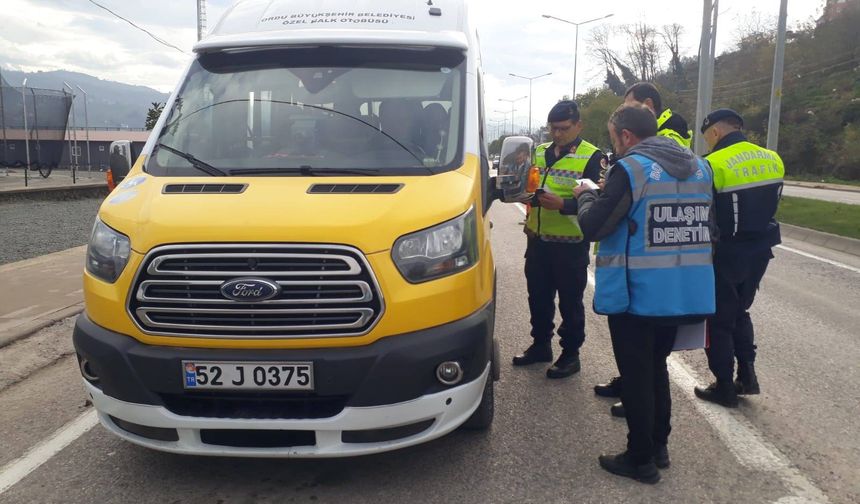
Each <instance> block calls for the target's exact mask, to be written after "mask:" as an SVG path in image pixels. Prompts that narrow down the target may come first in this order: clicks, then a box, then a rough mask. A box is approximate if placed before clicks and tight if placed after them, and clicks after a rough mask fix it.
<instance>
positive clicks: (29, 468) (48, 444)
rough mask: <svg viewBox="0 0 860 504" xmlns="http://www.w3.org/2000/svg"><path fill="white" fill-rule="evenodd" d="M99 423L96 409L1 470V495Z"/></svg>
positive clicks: (62, 428)
mask: <svg viewBox="0 0 860 504" xmlns="http://www.w3.org/2000/svg"><path fill="white" fill-rule="evenodd" d="M97 423H98V415H97V414H96V411H95V410H94V409H91V410H89V411H87V412H86V413H84V414H82V415H81V416H79V417H78V418H76V419H74V420H72V421H71V422H69V423H67V424H66V425H64V426H62V427H60V428H59V429H58V430H57V431H55V432H54V433H53V434H51V436H50V437H49V438H47V439H45V440H44V441H42V442H40V443H39V444H37V445H36V446H34V447H32V448H30V449H29V450H28V451H27V453H25V454H24V455H23V456H21V457H20V458H18V459H15V460H13V461H11V462H9V463H8V464H6V465H5V466H3V467H2V468H0V495H2V494H3V493H4V492H5V491H6V490H9V489H10V488H12V486H14V485H15V484H16V483H18V482H19V481H21V480H22V479H24V478H25V477H26V476H27V475H28V474H30V473H31V472H33V471H35V470H36V469H37V468H38V467H39V466H41V465H42V464H44V463H45V462H47V461H48V460H50V459H51V457H53V456H54V455H56V454H57V453H59V452H60V451H62V450H63V448H65V447H67V446H69V445H70V444H71V443H72V442H73V441H74V440H76V439H78V438H79V437H81V436H82V435H84V434H85V433H86V432H87V431H89V430H90V429H92V428H93V426H95V425H96V424H97Z"/></svg>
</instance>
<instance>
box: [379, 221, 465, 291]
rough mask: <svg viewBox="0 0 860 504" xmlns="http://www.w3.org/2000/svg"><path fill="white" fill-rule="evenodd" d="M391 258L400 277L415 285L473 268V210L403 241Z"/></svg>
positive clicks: (400, 240)
mask: <svg viewBox="0 0 860 504" xmlns="http://www.w3.org/2000/svg"><path fill="white" fill-rule="evenodd" d="M391 256H392V259H393V260H394V264H396V265H397V269H398V270H400V274H401V275H403V277H404V278H405V279H406V280H407V281H409V282H412V283H419V282H426V281H427V280H433V279H435V278H440V277H444V276H448V275H452V274H454V273H457V272H459V271H463V270H465V269H468V268H470V267H471V266H472V265H473V264H475V263H476V262H477V261H478V230H477V224H476V221H475V209H474V207H473V208H470V209H469V211H468V212H466V213H464V214H463V215H461V216H459V217H457V218H456V219H452V220H450V221H448V222H443V223H442V224H439V225H437V226H434V227H432V228H429V229H425V230H423V231H419V232H417V233H412V234H409V235H406V236H402V237H400V238H399V239H398V240H397V241H396V242H394V248H393V249H392V251H391Z"/></svg>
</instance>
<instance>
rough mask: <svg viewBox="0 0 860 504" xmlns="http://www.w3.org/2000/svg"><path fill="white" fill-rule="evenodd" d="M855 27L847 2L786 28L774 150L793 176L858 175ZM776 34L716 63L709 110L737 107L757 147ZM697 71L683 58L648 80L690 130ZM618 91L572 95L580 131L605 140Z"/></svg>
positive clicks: (762, 138)
mask: <svg viewBox="0 0 860 504" xmlns="http://www.w3.org/2000/svg"><path fill="white" fill-rule="evenodd" d="M858 25H860V7H856V6H852V7H850V8H846V9H845V10H844V11H842V13H841V14H840V16H839V17H838V18H837V19H835V20H833V21H830V22H828V23H823V24H820V25H815V24H812V23H810V24H808V25H806V26H803V27H800V28H799V29H796V30H794V31H792V32H790V33H789V36H788V42H787V44H786V52H785V74H784V85H783V99H782V109H781V123H780V135H779V148H778V151H779V153H780V155H781V156H782V157H783V159H784V161H785V164H786V171H787V173H788V174H789V175H791V176H795V177H800V178H815V179H821V178H836V179H842V180H860V31H858V30H857V26H858ZM774 38H775V37H774V33H773V32H772V31H770V32H759V33H750V34H749V35H748V36H746V37H744V38H743V39H742V40H740V41H739V43H738V46H737V48H736V50H734V51H729V52H726V53H724V54H722V55H720V56H719V57H718V58H717V60H716V65H715V84H714V96H713V104H712V108H713V109H716V108H720V107H730V108H733V109H735V110H737V111H738V112H740V113H741V115H743V116H744V118H745V122H746V124H745V129H746V132H747V134H748V136H749V137H750V139H751V140H752V141H754V142H756V143H759V144H761V145H764V144H765V143H766V139H767V122H768V115H769V113H770V89H771V79H772V74H773V56H774V49H775V46H774ZM698 71H699V69H698V61H697V58H686V59H682V60H681V64H680V67H679V68H677V69H676V71H668V70H666V71H663V72H658V73H657V75H656V77H655V78H654V79H653V80H654V81H655V82H656V84H657V85H658V87H659V88H660V89H661V92H662V94H663V102H664V104H665V105H667V106H669V107H670V108H671V109H672V110H673V111H675V112H678V113H680V114H681V115H683V116H684V117H685V118H686V119H687V121H688V122H689V123H690V128H691V129H693V130H694V132H695V133H698V125H695V124H693V123H694V121H695V115H696V98H697V81H698ZM612 77H613V78H614V79H617V80H619V81H621V80H622V79H619V77H618V76H617V75H614V74H613V75H612ZM622 77H627V78H625V79H623V81H626V82H623V83H621V82H619V84H621V87H620V89H622V90H623V88H624V86H625V85H629V84H632V82H630V81H631V80H632V81H633V82H635V80H638V79H635V76H623V75H622ZM618 90H619V87H618V86H615V92H613V90H612V89H610V88H609V86H607V87H606V88H604V89H600V90H592V91H589V92H588V93H585V94H583V95H579V96H577V100H578V101H579V102H580V104H581V105H582V108H583V111H582V115H583V119H584V121H585V123H586V130H585V132H584V133H583V135H584V136H586V138H593V139H595V141H598V142H600V145H608V135H607V134H606V132H605V121H606V118H607V117H608V116H609V115H610V114H611V113H612V111H613V110H614V108H615V107H616V106H618V104H619V103H620V102H621V99H620V98H619V97H618ZM589 135H590V136H589Z"/></svg>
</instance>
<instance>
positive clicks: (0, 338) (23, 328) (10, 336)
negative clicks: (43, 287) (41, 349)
mask: <svg viewBox="0 0 860 504" xmlns="http://www.w3.org/2000/svg"><path fill="white" fill-rule="evenodd" d="M82 311H84V302H83V301H80V302H78V303H75V304H73V305H71V306H67V307H65V308H60V309H59V310H57V311H54V312H51V313H48V314H47V315H43V316H41V317H39V318H36V319H33V320H30V321H28V322H25V323H23V324H21V325H19V326H17V327H15V328H13V329H11V330H9V331H4V332H0V348H3V347H5V346H8V345H11V344H12V343H14V342H16V341H18V340H22V339H24V338H26V337H27V336H31V335H32V334H33V333H36V332H38V331H41V330H42V329H44V328H46V327H48V326H50V325H54V324H56V323H57V322H59V321H61V320H63V319H66V318H69V317H73V316H75V315H77V314H79V313H81V312H82Z"/></svg>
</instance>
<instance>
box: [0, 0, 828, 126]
mask: <svg viewBox="0 0 860 504" xmlns="http://www.w3.org/2000/svg"><path fill="white" fill-rule="evenodd" d="M97 1H98V2H99V3H101V4H103V5H105V6H107V7H109V8H111V9H112V10H114V11H115V12H117V13H118V14H120V15H123V16H124V17H127V18H129V19H131V20H133V21H134V22H136V23H137V24H139V25H140V26H142V27H143V28H146V29H147V30H149V31H151V32H152V33H154V34H155V35H157V36H158V37H160V38H161V39H163V40H165V41H167V42H170V43H171V44H174V45H176V46H178V47H179V48H181V49H183V50H184V51H185V53H183V52H180V51H178V50H176V49H172V48H168V47H165V46H164V45H161V44H159V43H157V42H156V41H154V40H152V39H151V38H150V37H148V36H147V35H146V34H145V33H143V32H141V31H138V30H136V29H134V28H132V27H131V26H129V25H128V24H126V23H125V22H123V21H120V20H118V19H116V18H115V17H113V16H111V15H110V14H109V13H107V12H105V11H104V10H102V9H99V8H98V7H96V6H95V5H93V4H92V3H90V2H89V1H88V0H0V6H2V9H0V27H2V29H0V65H2V67H3V68H13V69H16V70H25V71H35V70H58V69H64V70H72V71H78V72H84V73H88V74H91V75H95V76H97V77H100V78H103V79H110V80H115V81H120V82H126V83H129V84H141V85H146V86H150V87H153V88H155V89H158V90H160V91H170V90H172V89H173V87H174V85H175V84H176V81H177V79H178V78H179V75H180V73H181V71H182V69H183V67H184V66H185V65H186V64H187V63H188V61H189V59H190V57H191V56H190V54H191V46H192V45H193V44H194V42H195V41H196V38H197V28H196V4H197V2H196V0H97ZM296 1H300V0H296ZM402 1H407V0H402ZM230 3H232V0H208V17H209V24H210V26H211V25H214V24H215V22H216V21H217V19H218V18H219V17H220V16H221V14H222V13H223V12H224V10H225V9H226V8H227V6H228V5H230ZM469 4H470V5H471V7H472V14H473V19H474V20H475V22H476V23H477V26H478V30H479V32H480V36H481V43H482V53H483V56H484V71H485V72H486V93H487V96H486V107H487V111H488V115H489V116H490V118H496V119H501V118H502V117H503V115H502V114H501V113H498V112H495V111H500V110H504V111H509V110H510V108H511V106H510V104H509V103H505V102H501V101H499V99H500V98H505V99H514V98H519V97H521V96H525V95H527V94H528V82H527V81H525V80H521V79H516V78H513V77H509V76H508V74H509V73H516V74H520V75H525V76H536V75H541V74H544V73H547V72H552V75H551V76H549V77H544V78H542V79H538V80H535V81H534V88H533V105H532V107H533V112H532V117H533V121H534V124H535V125H537V124H540V123H542V122H543V121H544V120H545V118H546V113H547V111H548V109H549V107H551V106H552V104H553V103H555V102H556V101H557V100H558V99H559V98H560V97H561V96H563V95H565V94H570V92H571V88H572V84H573V59H574V58H573V54H574V39H575V37H574V27H573V26H571V25H567V24H564V23H562V22H559V21H555V20H551V19H544V18H542V17H541V14H551V15H554V16H557V17H560V18H564V19H568V20H571V21H577V22H581V21H585V20H588V19H592V18H596V17H601V16H604V15H607V14H613V16H612V17H611V18H609V19H607V20H606V21H605V23H606V24H608V25H610V26H618V25H622V24H627V23H635V22H638V21H644V22H646V23H649V24H652V25H656V26H661V25H664V24H670V23H680V24H681V25H683V26H684V28H685V30H686V31H685V34H684V38H683V41H682V52H684V53H685V54H687V55H693V54H695V53H696V52H697V51H698V40H699V34H700V30H701V23H702V2H701V1H698V0H650V1H648V0H614V1H612V2H598V1H588V2H586V1H582V0H529V1H527V2H526V1H522V0H520V1H514V0H469ZM822 4H823V0H789V12H788V23H789V27H791V26H796V25H797V24H799V23H802V22H806V21H809V20H810V19H812V18H813V17H817V16H818V15H820V12H821V5H822ZM753 5H754V6H755V9H757V11H758V12H759V14H760V15H761V17H762V18H763V19H773V20H774V23H775V19H776V14H777V12H778V10H779V0H758V1H755V2H752V1H750V0H720V18H719V34H718V37H717V47H718V52H722V51H724V50H726V49H727V48H730V47H731V46H732V44H733V43H734V42H735V40H736V39H737V36H738V33H737V28H736V25H737V24H738V22H739V20H740V19H743V18H746V17H749V16H750V12H751V9H752V6H753ZM600 24H601V22H596V23H592V24H589V25H586V26H583V27H581V28H580V44H579V59H578V71H577V73H578V76H577V90H578V91H579V92H582V91H584V90H585V89H587V88H590V87H596V86H600V85H601V84H602V80H603V70H602V67H601V65H600V63H599V62H598V61H596V60H595V59H594V58H592V57H591V56H590V55H589V54H588V44H587V42H586V41H587V40H588V37H589V32H590V30H591V29H592V28H593V27H595V26H599V25H600ZM613 43H614V44H616V45H617V46H618V48H619V49H622V48H623V46H624V40H623V39H621V38H620V36H617V35H616V36H614V38H613ZM516 109H517V111H516V113H515V117H516V120H515V122H516V124H521V125H525V124H526V122H527V121H528V100H522V101H519V102H517V103H516ZM508 116H509V115H508Z"/></svg>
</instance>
